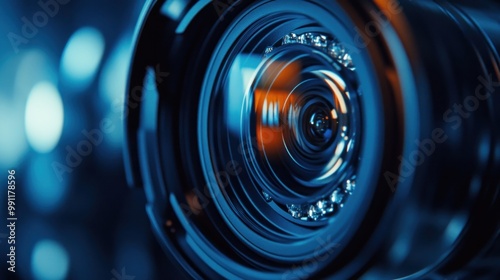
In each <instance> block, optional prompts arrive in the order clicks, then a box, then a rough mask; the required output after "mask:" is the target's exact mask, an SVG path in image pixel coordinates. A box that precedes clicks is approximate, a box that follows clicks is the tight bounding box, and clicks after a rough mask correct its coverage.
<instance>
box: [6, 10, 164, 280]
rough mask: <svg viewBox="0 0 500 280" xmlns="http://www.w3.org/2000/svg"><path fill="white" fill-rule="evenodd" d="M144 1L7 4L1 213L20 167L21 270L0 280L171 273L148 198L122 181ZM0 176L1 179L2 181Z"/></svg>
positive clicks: (127, 279)
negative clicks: (129, 82)
mask: <svg viewBox="0 0 500 280" xmlns="http://www.w3.org/2000/svg"><path fill="white" fill-rule="evenodd" d="M144 2H145V1H110V0H99V1H97V0H87V1H76V0H73V1H71V0H40V1H35V0H34V1H27V0H18V1H2V2H1V4H0V18H1V32H2V33H1V35H2V37H1V38H2V39H1V40H0V62H1V63H0V85H1V87H0V181H2V182H4V183H2V188H1V191H0V201H1V203H0V209H1V210H0V213H1V214H2V217H1V218H2V223H1V224H3V223H5V224H8V223H7V220H6V217H7V176H8V173H7V170H11V169H14V170H15V171H16V205H15V210H16V212H15V215H16V217H17V218H18V220H17V222H16V273H11V272H8V271H7V267H8V266H9V265H8V264H7V263H6V261H7V256H6V254H8V253H9V251H8V248H9V247H10V245H8V244H7V241H8V239H7V237H8V234H9V232H8V228H6V226H5V225H4V226H0V260H1V263H2V265H1V266H2V268H1V272H0V279H116V280H132V279H153V278H162V277H161V275H166V273H168V267H167V260H166V259H165V257H164V254H163V252H162V251H161V248H159V247H158V246H157V243H156V240H155V239H154V237H153V236H152V232H151V230H150V225H149V221H148V219H147V217H146V214H145V211H144V205H145V197H144V194H143V192H142V190H131V189H129V188H128V187H127V184H126V182H125V174H124V169H123V160H122V145H123V124H122V114H123V110H122V108H123V102H124V92H125V85H126V78H127V73H128V63H129V60H130V57H131V52H132V47H133V46H132V36H133V33H134V29H135V26H136V23H137V20H138V18H139V15H140V12H141V9H142V7H143V5H144ZM2 177H3V178H2Z"/></svg>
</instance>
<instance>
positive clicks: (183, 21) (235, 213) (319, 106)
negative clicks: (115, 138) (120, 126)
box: [127, 0, 500, 279]
mask: <svg viewBox="0 0 500 280" xmlns="http://www.w3.org/2000/svg"><path fill="white" fill-rule="evenodd" d="M181 4H182V5H181ZM176 5H177V6H176ZM172 7H178V9H177V8H176V9H174V8H172ZM499 12H500V6H499V5H498V4H496V3H494V2H492V1H466V0H461V1H457V2H454V3H450V2H448V1H444V0H443V1H431V0H427V1H426V0H424V1H401V2H399V1H396V0H391V1H376V0H374V1H368V0H366V1H355V2H352V1H316V0H309V1H299V0H297V1H285V0H274V1H271V0H261V1H180V0H175V1H158V2H155V3H153V4H151V5H148V6H147V7H146V9H145V12H144V15H145V17H144V21H143V22H142V24H141V25H140V26H141V28H140V29H139V30H140V32H139V33H138V37H137V46H136V51H135V57H134V60H133V63H132V70H131V75H130V82H129V89H130V94H129V97H128V99H129V103H128V107H127V109H128V111H127V112H128V115H127V133H128V134H127V135H128V138H127V139H128V142H127V158H128V163H127V168H128V175H129V177H130V180H131V181H132V182H133V183H135V185H142V186H143V187H144V189H145V192H146V196H147V199H148V213H149V215H150V218H151V221H152V224H153V228H154V231H155V233H156V234H157V236H158V239H159V241H160V244H162V246H163V247H164V248H165V251H166V253H167V255H169V256H170V257H171V259H172V261H173V262H174V263H175V264H176V266H178V267H180V270H181V273H184V274H185V276H188V277H193V278H228V279H233V278H243V279H255V278H264V279H305V278H309V277H319V278H334V279H347V278H363V279H371V278H374V279H385V278H401V277H409V278H423V277H431V278H432V277H436V278H438V279H439V277H448V276H449V277H455V276H456V275H459V276H461V277H462V276H464V275H471V274H466V273H467V272H466V271H467V269H470V266H469V267H468V265H470V264H473V263H475V262H476V263H477V262H479V263H481V261H480V260H482V259H485V258H488V257H491V256H493V257H495V256H497V254H500V252H497V251H498V250H496V249H491V248H495V247H494V246H495V245H494V244H495V242H497V241H496V240H498V232H499V218H498V213H500V200H499V195H500V192H499V189H500V177H499V175H498V174H496V172H495V171H496V170H499V168H500V136H499V135H500V130H499V123H500V114H499V113H498V110H497V109H498V108H500V98H499V97H498V94H497V93H495V91H500V70H499V69H500V56H499V54H498V50H499V49H498V46H500V17H499V16H498V14H500V13H499ZM424 18H425V20H423V19H424ZM165 71H167V72H168V77H166V78H165V75H161V73H165ZM159 73H160V74H159ZM151 84H154V85H155V86H154V87H152V86H151ZM136 89H140V90H136ZM486 252H488V253H486ZM474 269H475V268H472V270H474ZM464 271H465V272H464ZM474 271H475V270H474ZM495 271H496V270H495V268H493V267H491V266H489V267H488V270H487V272H486V273H487V274H488V275H492V274H494V273H496V272H495ZM475 272H477V271H475ZM475 272H474V273H475ZM469 273H471V272H470V271H469ZM464 277H465V276H464Z"/></svg>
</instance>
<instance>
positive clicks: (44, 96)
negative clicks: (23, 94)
mask: <svg viewBox="0 0 500 280" xmlns="http://www.w3.org/2000/svg"><path fill="white" fill-rule="evenodd" d="M63 122H64V110H63V104H62V100H61V96H60V95H59V91H58V90H57V88H56V87H55V86H54V85H52V84H51V83H48V82H41V83H38V84H36V85H35V86H34V87H33V89H32V90H31V93H30V95H29V97H28V101H27V103H26V114H25V129H26V136H27V138H28V142H29V144H30V145H31V147H32V148H33V149H34V150H35V151H37V152H39V153H47V152H50V151H52V149H54V147H55V146H56V145H57V143H58V141H59V138H60V137H61V133H62V127H63Z"/></svg>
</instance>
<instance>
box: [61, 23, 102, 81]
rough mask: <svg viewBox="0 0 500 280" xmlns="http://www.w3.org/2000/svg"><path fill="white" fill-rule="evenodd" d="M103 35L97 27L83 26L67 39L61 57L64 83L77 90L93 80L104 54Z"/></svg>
mask: <svg viewBox="0 0 500 280" xmlns="http://www.w3.org/2000/svg"><path fill="white" fill-rule="evenodd" d="M104 49H105V42H104V37H103V35H102V34H101V32H99V31H98V30H97V29H95V28H92V27H83V28H80V29H78V30H77V31H76V32H75V33H74V34H73V35H72V36H71V38H70V39H69V40H68V43H67V44H66V47H65V49H64V52H63V54H62V58H61V73H62V77H63V79H64V84H65V86H67V87H68V88H70V89H73V90H76V91H79V90H83V89H85V88H87V87H88V86H89V85H90V83H91V82H92V81H93V79H94V77H95V75H96V74H97V70H98V69H99V65H100V64H101V60H102V57H103V54H104Z"/></svg>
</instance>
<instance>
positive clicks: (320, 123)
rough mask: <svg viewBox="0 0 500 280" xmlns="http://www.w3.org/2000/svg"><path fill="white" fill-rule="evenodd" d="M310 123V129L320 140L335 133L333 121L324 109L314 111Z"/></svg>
mask: <svg viewBox="0 0 500 280" xmlns="http://www.w3.org/2000/svg"><path fill="white" fill-rule="evenodd" d="M309 125H310V128H309V131H310V132H312V135H314V136H315V137H317V138H318V139H320V140H325V139H329V138H330V137H331V136H332V134H333V131H332V130H333V129H332V126H333V124H332V121H331V119H330V118H329V117H328V115H327V114H325V113H324V112H323V111H322V110H318V111H316V112H314V113H312V115H311V119H310V121H309Z"/></svg>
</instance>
